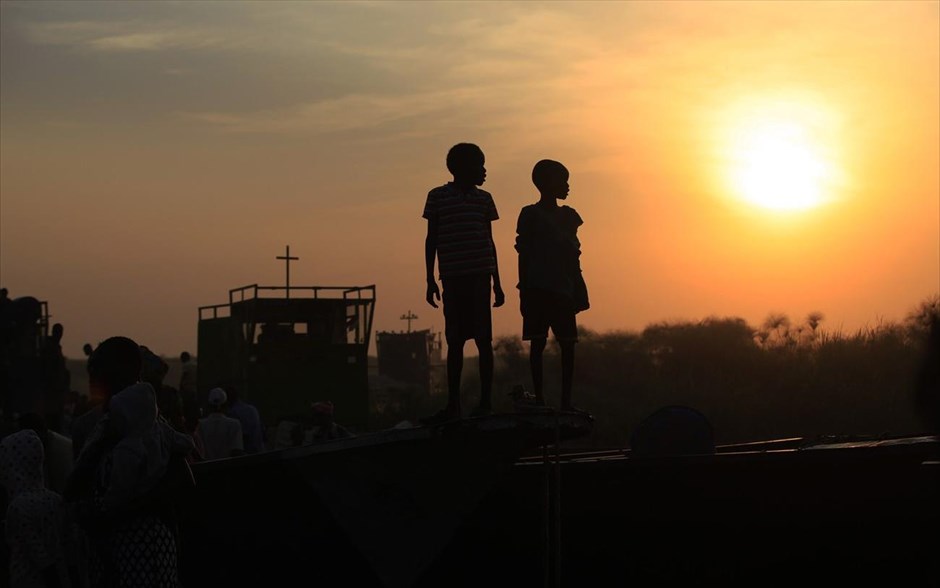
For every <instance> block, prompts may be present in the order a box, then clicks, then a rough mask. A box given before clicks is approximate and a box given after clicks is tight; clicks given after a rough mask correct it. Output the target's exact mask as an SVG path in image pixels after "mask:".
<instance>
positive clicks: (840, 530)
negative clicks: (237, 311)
mask: <svg viewBox="0 0 940 588" xmlns="http://www.w3.org/2000/svg"><path fill="white" fill-rule="evenodd" d="M522 418H523V421H520V420H518V419H516V417H512V416H507V417H495V418H494V419H493V420H492V421H486V423H483V422H476V423H473V424H469V425H468V424H462V425H460V426H457V427H453V428H450V429H447V428H439V429H409V430H402V431H389V432H386V433H381V434H377V436H369V437H362V438H359V439H356V440H353V441H354V443H352V444H350V443H349V442H343V443H342V444H341V445H336V444H324V445H319V446H313V447H308V448H302V449H293V450H285V451H281V452H274V453H271V454H265V455H260V456H252V457H246V458H239V459H234V460H224V461H220V462H210V463H205V464H199V465H198V466H197V467H196V468H194V471H195V473H196V476H197V482H198V485H199V493H198V498H197V500H196V502H195V503H194V504H190V505H187V511H186V516H185V518H184V521H185V524H184V529H183V541H184V545H183V559H182V561H181V566H182V568H183V570H184V580H187V581H188V582H192V581H193V580H195V579H202V578H206V577H210V578H211V579H212V580H213V581H217V582H218V583H219V585H222V584H223V583H225V584H226V585H229V584H230V585H245V586H249V585H250V586H258V585H271V586H279V585H285V584H286V583H287V582H288V581H290V582H291V583H295V582H297V581H298V580H299V581H300V583H302V584H303V583H309V584H310V585H314V584H318V583H327V582H328V583H331V582H342V583H343V585H348V586H409V585H417V586H422V587H431V586H485V585H491V586H542V585H543V578H544V570H545V566H544V546H545V537H544V534H543V533H544V529H545V525H544V521H545V519H544V515H545V512H544V510H543V497H544V493H545V480H546V478H545V476H546V471H547V467H546V466H545V465H544V464H543V463H542V462H541V460H540V459H521V460H517V457H518V456H519V455H520V454H521V453H522V452H524V451H526V450H527V449H528V450H530V451H531V449H532V448H533V447H535V446H537V445H538V444H540V443H549V442H551V441H552V435H553V428H552V425H551V422H550V421H548V420H546V421H544V422H536V421H538V418H537V417H533V418H534V419H535V420H530V421H529V422H528V424H527V425H526V424H523V425H520V422H524V419H525V418H529V417H522ZM571 418H572V419H575V417H571ZM500 419H501V420H500ZM481 424H484V426H482V427H481ZM567 426H568V429H567V433H568V434H572V433H573V432H575V431H576V430H577V429H578V428H579V427H581V428H582V430H583V428H584V426H585V423H583V422H582V423H578V422H576V420H570V421H569V422H568V423H567ZM560 469H561V494H560V495H561V505H562V508H561V553H562V560H561V578H562V582H561V585H564V586H582V585H605V586H606V585H627V584H637V585H641V586H653V585H655V586H660V585H671V586H676V585H688V584H690V583H694V584H695V585H700V584H705V583H706V582H712V581H714V582H717V583H720V584H721V585H724V586H728V585H735V586H754V585H758V586H768V585H772V586H784V585H787V586H790V585H803V586H805V585H821V584H830V585H850V584H851V585H854V586H859V585H862V586H936V585H940V557H938V556H937V554H938V553H940V442H938V440H937V438H910V439H902V440H893V441H884V442H871V443H854V444H853V443H848V444H828V445H820V446H815V447H807V446H806V445H805V444H803V443H801V440H791V441H790V442H784V443H776V444H773V443H771V444H768V445H766V446H763V447H762V446H759V445H750V446H737V447H733V448H725V449H724V450H722V451H719V453H717V454H715V455H702V456H684V457H661V458H635V457H631V456H630V455H629V453H628V452H621V451H612V452H598V453H588V454H566V455H562V460H561V465H560Z"/></svg>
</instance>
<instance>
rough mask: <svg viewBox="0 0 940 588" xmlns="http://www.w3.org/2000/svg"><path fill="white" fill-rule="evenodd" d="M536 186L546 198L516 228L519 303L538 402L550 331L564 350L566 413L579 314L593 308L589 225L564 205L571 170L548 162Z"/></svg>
mask: <svg viewBox="0 0 940 588" xmlns="http://www.w3.org/2000/svg"><path fill="white" fill-rule="evenodd" d="M532 182H533V183H534V184H535V187H536V188H538V191H539V193H540V194H541V198H540V199H539V201H538V202H536V203H535V204H530V205H528V206H525V207H523V209H522V211H521V212H520V213H519V221H518V224H517V225H516V233H517V235H516V251H518V252H519V299H520V301H521V310H522V338H523V339H525V340H528V341H529V365H530V367H531V370H532V387H533V392H534V393H535V399H536V402H537V403H539V404H542V405H544V403H545V399H544V397H543V395H542V353H543V352H544V351H545V344H546V342H547V340H548V329H549V328H551V330H552V332H553V333H554V334H555V339H556V340H557V341H558V344H559V346H560V347H561V408H562V410H575V409H574V407H573V406H572V404H571V386H572V378H573V375H574V344H575V342H576V341H577V340H578V327H577V324H576V322H575V314H576V313H578V312H580V311H582V310H586V309H587V308H588V307H589V304H588V295H587V288H586V287H585V285H584V279H583V278H582V276H581V261H580V257H581V243H580V242H579V241H578V227H579V226H581V225H582V224H583V223H584V221H582V220H581V216H580V215H579V214H578V213H577V212H576V211H575V209H573V208H571V207H569V206H559V205H558V202H557V200H565V199H566V198H568V169H567V168H565V166H564V165H562V164H561V163H559V162H557V161H553V160H550V159H543V160H542V161H539V162H538V163H536V164H535V167H534V168H533V169H532Z"/></svg>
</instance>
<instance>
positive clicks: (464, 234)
mask: <svg viewBox="0 0 940 588" xmlns="http://www.w3.org/2000/svg"><path fill="white" fill-rule="evenodd" d="M422 216H423V217H424V218H426V219H428V220H437V260H438V261H437V267H438V270H439V271H440V276H441V279H444V278H452V277H456V276H468V275H473V274H493V273H495V271H496V255H495V253H494V251H493V241H492V238H491V236H490V230H489V229H490V222H491V221H494V220H496V219H498V218H499V214H497V212H496V204H495V203H494V202H493V196H491V195H490V193H489V192H487V191H485V190H480V189H478V188H473V189H472V190H471V191H470V192H462V191H460V190H459V189H458V188H457V187H456V186H455V185H454V183H453V182H448V183H447V184H445V185H443V186H439V187H437V188H434V189H433V190H431V191H430V192H428V199H427V202H426V203H425V205H424V214H423V215H422Z"/></svg>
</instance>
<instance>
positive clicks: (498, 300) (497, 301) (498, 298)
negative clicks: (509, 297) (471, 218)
mask: <svg viewBox="0 0 940 588" xmlns="http://www.w3.org/2000/svg"><path fill="white" fill-rule="evenodd" d="M486 232H487V233H489V237H490V247H492V248H493V298H494V300H493V308H499V307H500V306H502V305H503V303H505V302H506V295H505V294H504V293H503V286H502V284H501V283H500V281H499V260H498V259H497V258H496V243H494V242H493V223H492V222H488V223H486Z"/></svg>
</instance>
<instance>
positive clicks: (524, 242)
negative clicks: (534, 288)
mask: <svg viewBox="0 0 940 588" xmlns="http://www.w3.org/2000/svg"><path fill="white" fill-rule="evenodd" d="M525 219H526V215H525V210H524V209H523V211H522V212H520V213H519V220H518V221H516V251H518V252H519V291H520V294H521V291H522V289H523V288H524V287H525V285H526V270H527V268H528V261H529V233H528V227H529V225H528V223H527V222H526V220H525Z"/></svg>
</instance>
